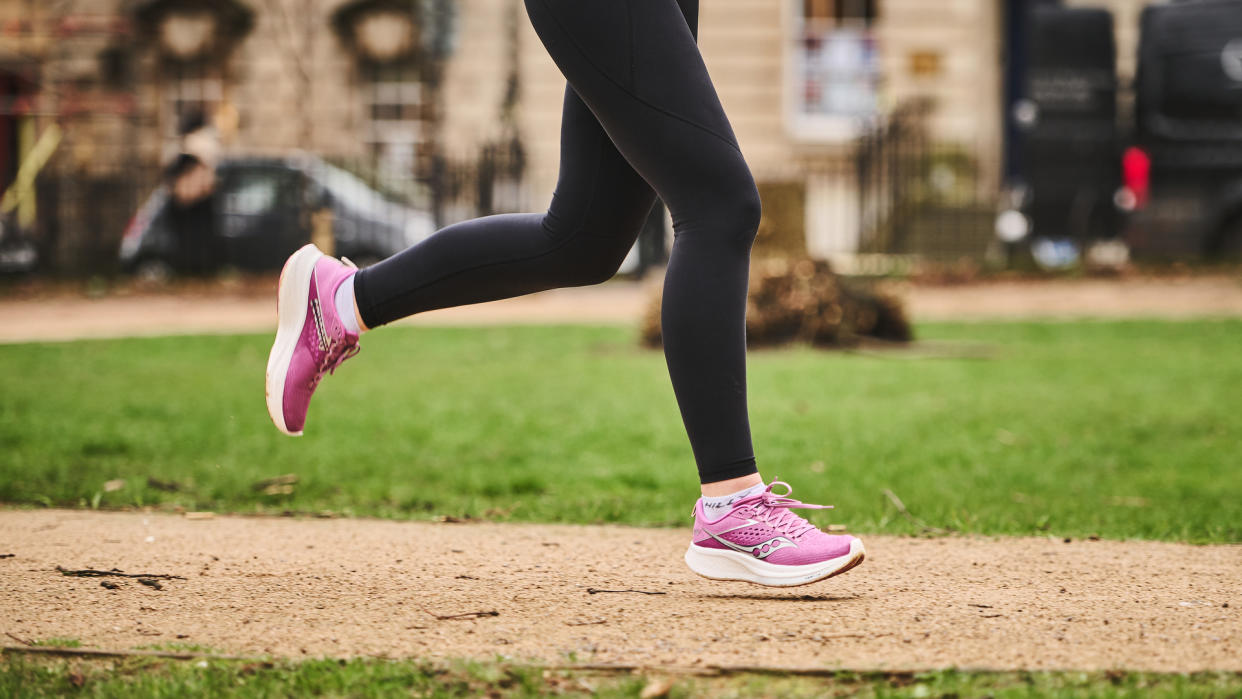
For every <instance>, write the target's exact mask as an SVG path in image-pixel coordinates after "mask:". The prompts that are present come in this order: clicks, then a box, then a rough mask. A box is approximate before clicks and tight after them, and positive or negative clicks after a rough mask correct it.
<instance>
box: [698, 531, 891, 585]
mask: <svg viewBox="0 0 1242 699" xmlns="http://www.w3.org/2000/svg"><path fill="white" fill-rule="evenodd" d="M866 557H867V551H866V549H865V548H863V543H862V541H860V540H858V539H854V540H853V541H852V542H850V550H849V553H846V554H845V555H843V556H837V557H836V558H830V559H828V560H826V561H823V562H822V563H809V564H807V565H801V566H782V565H777V564H775V563H767V562H764V561H760V560H758V559H756V558H755V557H754V556H751V555H748V554H745V553H740V552H737V551H729V550H727V549H709V548H704V547H702V546H695V545H693V544H691V545H690V548H688V549H686V565H688V566H690V570H692V571H694V572H695V573H696V574H698V575H700V576H702V577H704V578H707V579H709V580H737V581H741V582H748V583H753V584H755V585H763V586H764V587H798V586H800V585H810V584H812V583H817V582H819V581H821V580H827V579H828V578H831V577H834V576H837V575H840V574H842V573H844V572H846V571H848V570H851V569H853V568H855V567H856V566H858V564H860V563H862V562H863V559H865V558H866Z"/></svg>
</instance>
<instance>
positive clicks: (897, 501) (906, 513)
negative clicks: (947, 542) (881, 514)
mask: <svg viewBox="0 0 1242 699" xmlns="http://www.w3.org/2000/svg"><path fill="white" fill-rule="evenodd" d="M884 496H885V497H887V498H888V501H889V502H891V503H892V504H893V507H896V508H897V511H898V512H899V513H901V515H902V516H903V517H905V518H906V519H908V520H910V521H911V522H912V523H914V524H915V525H917V526H920V527H922V528H923V531H924V532H933V533H936V534H948V533H950V532H951V531H953V530H952V529H941V528H940V527H933V526H931V525H930V524H928V523H927V522H924V521H923V520H921V519H919V518H918V517H915V516H914V515H913V514H911V513H910V510H907V509H906V504H905V503H904V502H902V501H901V498H899V497H897V493H894V492H893V491H891V490H889V489H888V488H885V489H884Z"/></svg>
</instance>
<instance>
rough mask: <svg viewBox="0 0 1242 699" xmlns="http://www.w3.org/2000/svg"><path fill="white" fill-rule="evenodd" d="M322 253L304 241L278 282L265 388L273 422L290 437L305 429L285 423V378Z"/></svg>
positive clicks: (268, 410)
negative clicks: (273, 329) (274, 338)
mask: <svg viewBox="0 0 1242 699" xmlns="http://www.w3.org/2000/svg"><path fill="white" fill-rule="evenodd" d="M320 257H323V253H322V252H320V251H319V248H317V247H315V246H314V245H313V244H311V243H307V244H306V245H303V246H302V247H301V248H300V249H299V250H298V251H297V252H295V253H293V254H292V255H290V256H289V259H288V260H286V261H285V266H284V267H282V268H281V270H280V281H279V283H278V285H277V292H276V318H277V320H276V340H275V341H274V342H273V343H272V351H271V352H270V353H269V354H268V357H267V375H266V380H265V381H264V391H265V393H266V398H267V414H268V415H269V416H270V417H271V418H272V423H273V424H274V425H276V429H278V430H280V431H281V432H283V433H285V434H287V435H289V436H291V437H299V436H301V435H302V431H301V430H298V431H297V432H293V431H291V430H289V429H288V428H287V427H286V426H285V411H284V397H285V379H286V377H287V376H288V374H289V363H290V362H291V361H293V351H294V350H295V349H296V348H297V344H298V338H300V337H301V336H302V328H303V326H305V325H306V304H307V302H308V301H309V299H310V279H311V275H312V273H313V272H314V271H315V263H316V262H318V261H319V258H320Z"/></svg>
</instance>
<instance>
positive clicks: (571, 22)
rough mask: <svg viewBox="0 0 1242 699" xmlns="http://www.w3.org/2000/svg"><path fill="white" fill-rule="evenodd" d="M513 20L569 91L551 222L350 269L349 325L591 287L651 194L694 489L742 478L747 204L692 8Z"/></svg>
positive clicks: (587, 5) (594, 6) (611, 8)
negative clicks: (355, 314) (664, 236)
mask: <svg viewBox="0 0 1242 699" xmlns="http://www.w3.org/2000/svg"><path fill="white" fill-rule="evenodd" d="M526 10H527V13H528V15H529V16H530V20H531V23H532V24H533V25H534V27H535V31H536V32H537V33H538V34H539V38H540V39H541V40H542V41H543V44H544V46H545V47H546V48H547V50H548V53H549V54H551V56H552V60H553V61H555V62H556V65H557V66H558V67H559V68H560V69H561V72H562V73H564V74H565V77H566V79H567V80H568V82H569V88H568V89H567V90H566V92H565V107H564V116H563V120H562V123H561V163H560V175H559V179H558V181H557V184H556V193H555V194H554V195H553V197H552V204H551V206H549V207H548V212H547V213H546V214H504V215H499V216H488V217H485V218H480V219H475V220H473V221H465V222H462V223H457V224H454V225H451V226H448V227H447V228H445V229H443V230H441V231H440V232H438V233H436V234H435V235H433V236H431V237H430V238H428V239H426V240H424V241H422V242H421V243H419V244H417V245H415V246H413V247H411V248H410V249H408V250H406V251H404V252H401V253H399V254H397V255H395V256H393V257H391V258H389V259H387V260H384V261H383V262H380V263H379V264H377V265H375V266H373V267H370V268H368V269H366V270H363V271H362V272H360V273H358V275H357V281H356V282H355V290H356V294H357V300H358V308H359V310H360V311H361V313H362V319H363V321H364V322H365V323H366V324H367V326H368V327H376V326H378V325H382V324H384V323H388V322H391V321H393V320H396V319H398V318H402V317H405V316H408V315H412V314H415V313H419V312H421V311H429V310H432V309H436V308H447V307H451V306H461V305H464V304H470V303H479V302H482V301H491V300H495V299H502V298H508V297H511V296H518V295H521V294H529V293H532V292H535V291H542V290H545V289H552V288H557V287H565V286H583V285H587V284H596V283H599V282H602V281H604V280H606V279H608V278H609V277H611V276H612V275H613V274H614V273H616V271H617V268H618V267H619V266H620V264H621V261H622V260H623V259H624V258H625V255H626V253H627V252H628V251H629V249H630V247H631V246H632V245H633V244H634V240H635V238H636V237H637V236H638V232H639V229H640V228H641V226H642V224H643V221H644V220H645V218H646V217H647V213H648V212H649V211H650V209H651V205H652V203H653V202H654V201H655V192H658V193H659V195H660V198H661V199H663V200H664V202H665V204H667V205H668V208H669V211H670V213H671V214H672V218H673V231H674V242H673V249H672V252H671V254H670V258H669V263H668V270H667V273H666V276H665V280H664V302H663V309H662V311H661V316H662V317H661V325H662V328H663V337H664V354H665V358H666V359H667V361H668V371H669V375H670V376H671V377H672V381H673V390H674V392H675V393H676V395H677V403H678V405H679V406H680V408H681V416H682V419H683V421H684V422H685V426H686V432H687V433H688V434H689V437H690V444H691V446H692V448H693V449H694V457H695V461H696V462H697V464H698V468H699V477H700V479H701V480H702V482H704V483H710V482H713V481H720V480H725V479H729V478H735V477H738V476H745V475H749V474H751V473H755V472H756V468H755V456H754V449H753V447H752V446H751V440H750V425H749V420H748V417H747V414H746V322H745V317H746V285H747V277H748V271H749V264H750V246H751V243H752V242H753V240H754V236H755V229H756V228H757V227H758V225H759V194H758V192H757V191H756V190H755V183H754V180H753V179H752V178H751V174H750V170H749V168H747V166H746V162H745V160H743V158H742V153H741V151H740V150H739V149H738V145H737V139H736V138H735V137H734V135H733V129H732V127H730V125H729V121H728V119H727V118H726V117H725V113H724V109H723V108H722V107H721V105H720V100H719V98H718V97H717V96H716V91H715V88H713V87H712V82H711V78H710V77H708V74H707V68H706V66H705V65H704V64H703V58H702V56H701V55H700V54H699V50H698V46H697V45H696V44H695V33H696V32H697V26H698V0H526ZM653 189H654V192H653V191H652V190H653Z"/></svg>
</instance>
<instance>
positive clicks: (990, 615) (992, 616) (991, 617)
mask: <svg viewBox="0 0 1242 699" xmlns="http://www.w3.org/2000/svg"><path fill="white" fill-rule="evenodd" d="M998 616H1005V615H1004V614H984V615H982V616H980V617H979V618H980V619H995V618H996V617H998Z"/></svg>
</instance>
